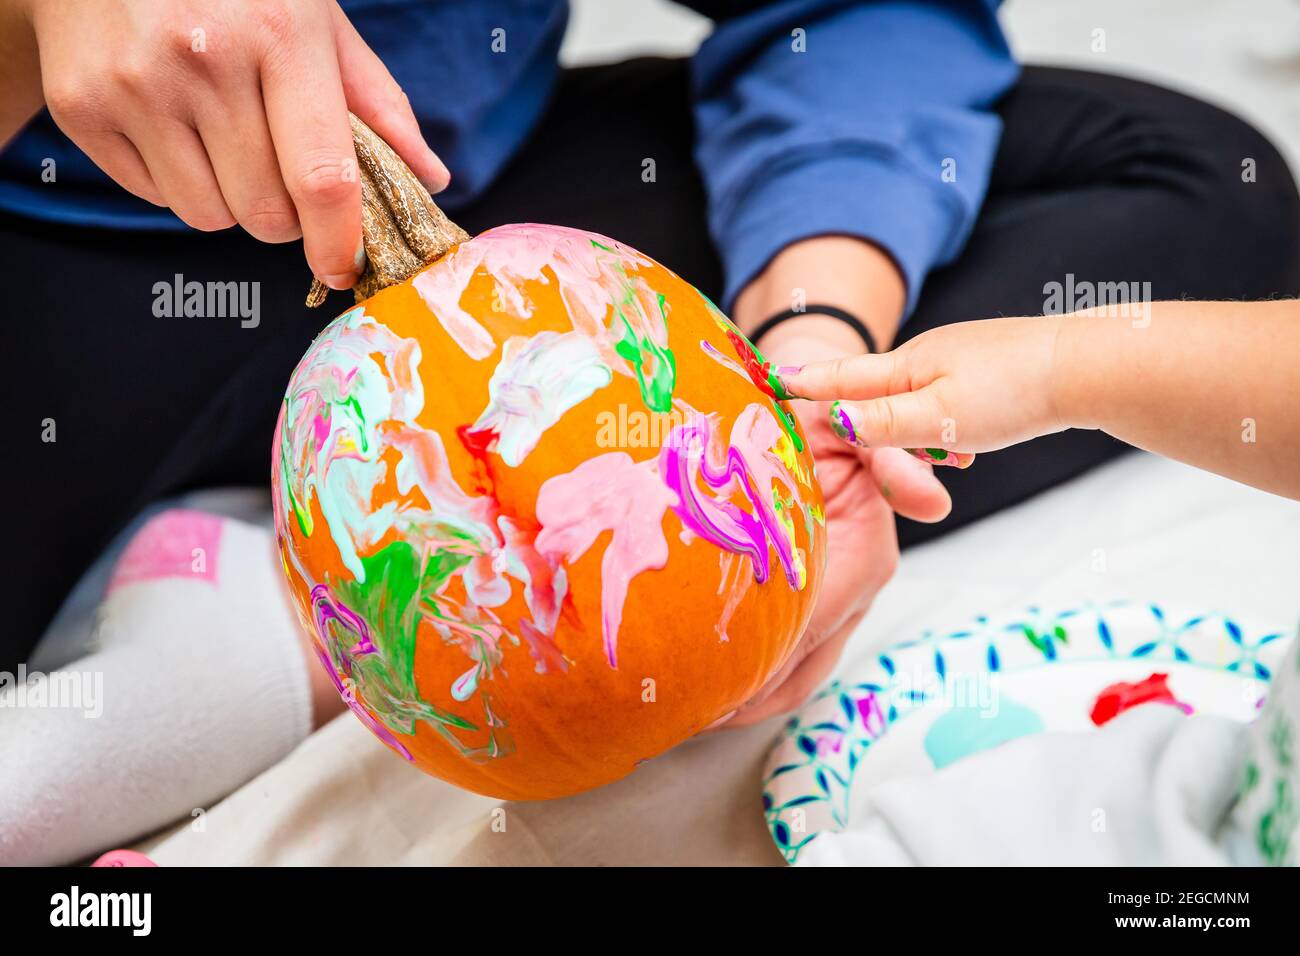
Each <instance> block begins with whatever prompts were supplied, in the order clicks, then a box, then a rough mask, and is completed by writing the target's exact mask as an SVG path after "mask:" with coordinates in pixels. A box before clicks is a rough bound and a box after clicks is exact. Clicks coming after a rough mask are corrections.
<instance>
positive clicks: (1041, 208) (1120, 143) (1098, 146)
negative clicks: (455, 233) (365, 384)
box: [0, 60, 1300, 669]
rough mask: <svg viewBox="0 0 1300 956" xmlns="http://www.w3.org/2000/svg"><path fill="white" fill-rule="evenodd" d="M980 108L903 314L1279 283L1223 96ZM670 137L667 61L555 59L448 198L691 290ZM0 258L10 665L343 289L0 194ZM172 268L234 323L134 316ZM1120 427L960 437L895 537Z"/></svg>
mask: <svg viewBox="0 0 1300 956" xmlns="http://www.w3.org/2000/svg"><path fill="white" fill-rule="evenodd" d="M999 112H1000V113H1001V115H1002V118H1003V121H1004V124H1005V132H1004V135H1003V139H1002V144H1001V147H1000V150H999V153H998V157H997V161H996V164H995V168H994V171H993V181H992V189H991V192H990V195H989V198H988V201H987V203H986V205H985V207H984V211H983V213H982V215H981V217H980V220H979V223H978V225H977V227H976V229H975V231H974V234H973V235H972V237H971V239H970V242H969V245H968V246H967V249H966V251H965V253H964V254H963V255H962V257H961V259H960V260H959V261H958V262H957V263H956V264H954V265H952V266H950V267H948V268H946V269H943V270H942V271H940V272H937V273H936V274H934V275H933V276H932V277H931V279H930V281H929V282H928V284H927V285H926V287H925V290H924V293H923V295H922V296H921V299H920V304H919V306H918V309H917V312H916V314H915V315H914V316H913V317H912V318H911V320H910V322H909V323H908V324H907V326H906V327H905V329H904V333H903V334H904V337H906V336H908V335H915V334H916V333H917V332H919V331H921V330H924V329H927V328H932V327H934V326H937V325H941V324H944V323H947V322H953V321H958V320H963V319H972V318H983V317H988V316H996V315H1024V314H1038V313H1040V312H1041V311H1042V310H1043V308H1044V285H1045V284H1046V283H1049V282H1052V281H1057V282H1065V280H1066V275H1067V273H1072V274H1073V275H1074V276H1075V279H1076V282H1081V281H1094V282H1102V281H1106V282H1115V281H1136V282H1150V283H1151V289H1152V293H1153V295H1154V296H1155V297H1157V298H1177V297H1180V296H1186V297H1206V298H1252V299H1253V298H1264V297H1269V296H1277V295H1288V296H1289V295H1295V294H1297V293H1298V292H1300V224H1298V223H1300V212H1298V208H1300V206H1298V203H1297V196H1296V190H1295V186H1294V184H1293V181H1292V179H1291V176H1290V173H1289V172H1288V170H1287V169H1286V166H1285V164H1284V163H1283V161H1282V160H1281V159H1280V157H1279V156H1278V154H1277V152H1276V151H1275V150H1274V149H1273V148H1272V147H1271V146H1270V145H1269V144H1268V142H1267V141H1265V140H1264V139H1263V137H1261V136H1260V135H1259V134H1258V133H1257V132H1255V131H1254V130H1253V129H1252V128H1251V127H1249V126H1247V125H1246V124H1244V123H1242V122H1241V121H1240V120H1237V119H1235V118H1233V117H1232V116H1230V115H1228V114H1226V113H1224V112H1222V111H1220V110H1218V109H1215V108H1213V107H1211V106H1208V105H1206V104H1204V103H1201V102H1198V101H1195V100H1191V99H1188V98H1186V97H1183V96H1180V95H1177V94H1174V93H1171V92H1168V91H1166V90H1161V89H1158V88H1155V87H1152V86H1147V85H1144V84H1141V83H1137V82H1133V81H1129V80H1122V79H1117V78H1113V77H1107V76H1100V75H1093V74H1088V73H1081V72H1075V71H1069V70H1056V69H1029V70H1027V71H1026V73H1025V75H1024V78H1023V79H1022V81H1021V82H1020V83H1019V85H1018V86H1017V87H1016V88H1015V89H1014V90H1013V91H1012V92H1011V93H1010V94H1008V96H1007V97H1006V98H1005V100H1004V101H1003V102H1002V104H1001V105H1000V107H999ZM692 138H693V131H692V124H691V119H690V109H689V95H688V86H687V76H686V68H685V65H684V63H683V62H682V61H676V60H636V61H631V62H628V63H623V64H620V65H616V66H608V67H594V68H587V69H580V70H573V71H569V72H568V73H566V74H565V76H564V78H563V80H562V82H561V84H560V87H559V90H558V92H557V94H556V96H555V99H554V102H553V104H552V106H551V107H550V110H549V113H548V115H547V116H546V117H545V118H544V120H543V121H542V122H541V124H540V125H539V128H538V129H537V131H536V133H535V134H534V135H533V137H532V138H531V140H530V141H529V143H528V144H527V146H526V147H525V149H524V150H523V151H522V152H521V153H520V155H519V156H517V157H516V158H515V160H514V161H513V162H512V164H511V165H510V166H509V168H508V169H507V170H506V171H505V172H504V174H503V175H502V176H501V178H500V180H499V181H498V182H497V183H496V184H495V185H494V186H493V188H492V189H491V191H490V193H489V194H488V196H487V197H486V198H484V199H483V200H481V201H479V202H478V203H476V204H474V205H473V206H471V207H470V208H467V209H461V210H456V211H455V218H456V219H457V220H458V221H460V222H461V223H462V224H463V225H464V226H465V227H466V228H467V229H468V230H469V231H470V232H471V233H474V232H479V231H481V230H483V229H486V228H487V227H489V226H493V225H497V224H499V223H505V222H519V221H530V220H531V221H537V222H554V223H561V224H565V225H570V226H578V227H582V228H587V229H593V230H596V231H598V232H602V233H606V234H609V235H612V236H616V237H618V238H619V239H621V240H623V241H625V242H627V243H629V244H631V245H632V246H634V247H636V248H638V249H640V250H642V251H644V252H646V253H648V254H649V255H651V256H653V257H654V258H656V259H658V260H660V261H661V262H663V263H664V264H665V265H667V266H668V267H669V268H671V269H673V270H675V271H676V272H678V273H680V274H681V275H683V276H685V277H686V278H687V279H689V280H690V281H691V282H693V283H695V284H696V285H697V286H698V287H699V288H701V289H702V290H703V291H705V292H706V293H708V294H709V295H710V296H713V297H715V298H716V297H717V295H718V292H719V290H720V288H721V284H722V277H721V271H720V266H719V262H718V256H717V254H716V252H715V251H714V249H713V247H712V245H711V243H710V240H709V238H708V231H707V227H706V223H705V212H704V210H705V197H704V192H703V187H702V184H701V181H700V177H699V174H698V173H697V171H696V169H695V166H694V163H693V160H692V157H691V146H692ZM645 157H653V158H654V159H655V160H656V165H657V182H655V183H653V184H649V183H645V182H643V181H642V179H641V169H642V165H641V164H642V160H643V159H644V158H645ZM1248 159H1249V160H1254V163H1255V177H1254V179H1255V181H1254V182H1249V183H1248V182H1243V179H1242V169H1243V161H1245V160H1248ZM49 188H51V189H54V188H57V187H56V186H54V185H51V186H50V187H49ZM0 261H3V262H4V263H6V264H7V266H8V268H9V270H10V271H9V274H10V276H11V278H10V286H9V290H8V293H9V305H8V307H7V316H6V317H5V321H4V322H3V326H2V328H3V333H0V335H2V336H3V339H2V341H3V354H4V356H5V357H6V359H7V361H6V363H5V365H6V368H5V369H4V374H3V375H2V376H0V382H3V384H2V385H0V389H3V392H2V393H0V396H2V397H3V405H2V407H3V409H4V416H5V420H6V422H7V426H8V428H9V429H10V430H11V432H10V439H9V440H8V441H7V442H6V443H5V446H6V447H5V451H6V452H7V459H8V460H7V461H6V462H5V464H4V467H3V468H2V469H0V473H2V474H3V476H4V477H3V482H4V486H3V488H2V491H3V501H4V511H5V513H4V520H3V522H2V523H0V529H3V530H2V531H0V534H2V535H3V538H2V539H0V548H2V549H3V551H2V553H3V554H4V556H5V558H4V567H5V571H4V574H3V575H0V601H2V602H3V607H4V608H5V614H4V621H5V625H6V626H5V627H4V628H3V629H0V669H12V666H13V665H14V664H15V663H16V662H17V661H18V660H21V659H22V658H23V657H24V656H25V655H26V654H27V653H28V652H29V651H30V649H31V647H32V645H33V644H34V642H35V640H36V639H37V638H38V637H39V635H40V633H41V631H42V630H43V628H44V627H45V625H46V624H47V623H48V621H49V619H50V617H51V616H52V614H53V613H54V611H55V610H56V609H57V607H58V605H59V603H60V602H61V601H62V599H63V598H64V596H65V595H66V594H67V592H68V591H69V589H70V588H71V587H72V585H73V584H74V583H75V582H76V580H77V578H78V577H79V576H80V575H81V574H82V573H83V572H84V570H85V569H86V568H87V566H88V565H89V563H90V562H91V561H92V560H93V559H94V557H95V556H96V555H97V554H98V553H99V552H100V551H101V550H102V549H103V547H104V546H105V545H106V543H107V542H108V540H109V539H110V537H111V536H112V535H113V534H114V533H115V532H116V531H117V530H119V529H120V528H121V527H122V526H123V524H124V523H125V522H126V521H128V520H129V519H130V518H131V517H132V516H133V515H134V514H135V513H136V512H138V511H139V510H140V509H141V508H142V507H144V506H145V505H147V504H149V503H150V502H152V501H155V500H157V499H158V498H160V497H163V496H167V495H172V494H175V493H177V492H180V491H183V490H187V489H190V488H194V487H201V486H212V485H224V484H264V483H265V482H267V480H268V477H269V468H270V442H271V433H272V429H273V426H274V422H275V417H276V414H277V411H278V407H279V403H280V399H281V397H282V395H283V390H284V386H285V383H286V382H287V379H288V376H289V373H290V371H291V370H292V369H293V367H294V365H295V364H296V362H297V361H298V359H299V358H300V357H301V355H302V353H303V351H304V350H305V349H306V347H307V345H308V343H309V342H310V341H311V339H312V337H313V336H314V335H315V333H316V332H317V331H318V330H319V329H320V328H321V326H322V325H323V324H324V323H325V322H326V321H328V320H329V319H330V318H331V317H332V316H333V315H334V314H336V313H337V312H339V311H341V310H342V309H343V308H344V307H346V306H347V305H349V304H350V297H348V298H345V297H344V296H342V295H336V296H334V297H332V298H331V301H330V302H329V303H328V304H327V306H326V307H325V308H324V309H322V310H319V311H309V310H307V309H306V308H304V306H303V297H304V294H305V292H306V290H307V285H308V282H309V279H310V275H309V273H308V271H307V268H306V266H305V264H304V261H303V257H302V251H301V246H300V245H299V244H297V243H295V244H292V245H286V246H266V245H261V244H259V243H257V242H255V241H253V240H252V239H250V238H248V237H247V236H245V235H244V234H243V233H242V232H239V231H230V232H226V233H221V234H209V235H202V234H196V233H187V234H180V235H178V234H171V233H168V234H152V233H117V232H104V231H96V230H90V229H70V228H66V227H54V226H50V225H42V224H36V223H32V222H28V221H25V220H18V219H14V218H4V219H0ZM176 274H181V275H183V276H184V277H185V279H186V280H187V281H189V280H199V281H203V282H206V281H222V282H228V281H256V282H260V284H261V286H260V288H261V296H260V313H261V321H260V324H259V325H258V326H257V327H256V328H244V327H242V325H241V322H240V320H239V318H226V319H217V318H203V319H200V318H158V317H155V315H154V314H153V308H152V306H153V302H154V295H155V294H154V285H155V283H158V282H171V281H173V277H174V276H175V275H176ZM51 428H52V434H51ZM50 437H53V438H54V440H53V441H49V440H48V439H49V438H50ZM1121 450H1122V446H1121V445H1119V444H1118V443H1117V442H1114V441H1112V440H1111V439H1109V438H1107V437H1105V436H1103V435H1100V434H1097V433H1091V432H1074V433H1067V434H1063V435H1058V436H1053V437H1051V438H1046V439H1040V440H1038V441H1035V442H1030V443H1028V444H1026V445H1022V446H1020V447H1017V448H1013V449H1008V450H1007V451H1004V452H999V453H996V454H991V455H986V456H981V458H980V461H979V463H978V466H977V467H975V468H972V469H971V470H969V471H966V472H960V473H957V472H953V471H951V470H946V469H940V472H941V473H942V475H943V478H944V480H945V481H946V482H947V483H948V485H949V487H950V488H951V490H952V493H953V498H954V502H955V507H954V512H953V515H952V517H951V518H950V519H948V521H947V522H945V523H944V524H942V525H940V526H937V527H925V526H920V525H915V524H912V523H910V522H906V521H904V522H901V527H900V531H901V534H902V539H903V541H904V543H905V544H910V543H915V542H917V541H919V540H922V539H923V538H924V537H926V536H932V535H934V534H938V533H942V532H943V531H944V530H946V529H950V528H954V527H957V526H959V525H961V524H964V523H967V522H969V521H971V520H973V519H975V518H978V517H981V516H982V515H985V514H988V513H989V512H992V511H994V510H996V509H998V508H1002V507H1005V506H1007V505H1010V504H1013V503H1015V502H1017V501H1020V500H1021V499H1024V498H1026V497H1028V496H1030V495H1032V494H1034V493H1036V492H1038V491H1040V490H1042V489H1044V488H1047V487H1049V486H1051V485H1053V484H1056V483H1058V482H1060V481H1062V480H1064V479H1066V478H1069V477H1071V476H1073V475H1076V474H1079V473H1080V472H1082V471H1084V470H1085V469H1087V468H1089V467H1091V466H1093V465H1095V464H1097V463H1099V462H1102V461H1104V460H1106V459H1108V458H1111V457H1113V456H1114V455H1116V454H1117V453H1118V452H1120V451H1121Z"/></svg>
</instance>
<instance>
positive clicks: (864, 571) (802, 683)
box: [722, 237, 951, 727]
mask: <svg viewBox="0 0 1300 956" xmlns="http://www.w3.org/2000/svg"><path fill="white" fill-rule="evenodd" d="M843 277H848V278H849V280H850V281H851V282H861V283H862V285H861V286H860V287H857V288H845V286H844V284H843V281H842V280H843ZM794 289H798V290H800V291H801V293H804V294H806V300H807V301H808V302H815V303H818V304H827V305H837V306H839V307H840V308H844V309H846V310H848V311H850V312H852V313H854V314H855V315H858V316H859V317H861V318H863V321H865V322H867V323H868V325H869V327H871V329H872V332H873V334H874V335H875V337H876V339H877V340H878V342H880V343H882V345H885V346H887V344H888V343H889V342H890V341H891V340H892V337H893V333H894V330H895V329H896V328H897V323H898V316H899V314H900V313H901V310H902V298H903V293H902V280H901V278H900V277H899V276H898V274H897V271H896V270H895V269H894V267H893V264H892V262H890V261H889V259H888V258H887V257H886V256H884V254H883V253H881V252H880V251H879V250H877V249H876V248H875V247H874V246H870V245H868V244H866V243H863V242H860V241H858V240H852V239H843V238H840V237H831V238H819V239H812V240H807V241H805V242H803V243H798V244H796V245H794V246H790V247H788V248H787V249H786V250H785V251H784V252H783V253H782V255H781V256H780V257H778V259H777V260H774V262H773V264H772V265H771V266H769V268H768V270H767V271H766V272H765V273H764V274H763V275H762V276H760V277H759V279H758V280H756V281H755V284H754V285H752V286H751V287H750V288H749V289H747V290H746V292H745V293H743V294H742V295H741V297H740V300H739V301H738V302H737V307H736V313H737V319H738V322H739V323H740V325H741V328H742V329H745V328H753V327H754V326H756V325H757V324H758V323H759V322H761V321H762V320H763V319H764V318H766V317H767V316H768V315H771V314H775V313H776V312H779V311H781V310H782V309H784V308H788V307H789V304H790V299H791V291H792V290H794ZM755 344H756V345H757V346H758V347H759V349H760V351H762V352H763V355H764V357H765V358H767V359H768V360H769V361H771V362H772V364H773V365H799V364H804V363H808V362H816V361H823V360H828V359H836V358H841V357H846V356H852V355H856V354H861V353H862V352H863V350H864V346H863V343H862V340H861V339H860V338H858V335H857V333H856V332H854V331H853V330H852V329H851V328H849V327H848V326H846V325H845V324H844V323H842V322H840V321H839V320H838V319H834V318H828V317H825V316H818V315H811V314H810V315H808V316H805V317H801V318H796V319H790V320H788V321H786V322H783V323H782V324H781V325H779V326H777V327H776V328H775V329H773V330H772V331H771V332H770V333H768V334H767V335H766V336H764V338H763V340H762V341H760V342H757V343H755ZM793 407H794V408H795V411H796V414H798V416H799V420H800V422H801V423H802V424H803V426H804V433H805V435H806V437H807V440H808V446H809V448H810V449H811V451H812V453H813V457H814V458H815V460H816V462H817V477H818V479H819V480H820V482H821V486H822V491H823V493H824V494H825V497H826V523H827V563H826V577H825V579H824V581H823V583H822V592H821V596H820V598H819V599H818V601H817V606H816V607H815V608H814V609H813V615H812V619H811V620H810V621H809V624H808V628H807V630H806V631H805V632H804V634H803V637H802V638H801V639H800V641H799V645H798V647H797V648H796V649H795V651H794V653H793V654H792V655H791V657H790V659H789V660H787V661H786V663H785V664H784V666H783V667H782V668H781V670H780V671H778V672H777V674H776V675H774V676H773V677H772V679H771V680H770V681H768V683H767V685H766V686H765V687H764V688H763V690H762V691H760V692H759V694H758V695H757V696H755V697H754V699H753V700H751V701H749V702H748V703H747V704H746V705H745V706H744V707H742V708H741V709H740V710H739V711H738V712H737V713H736V715H735V716H734V717H732V718H730V719H729V720H727V721H726V722H725V723H724V724H722V726H724V727H741V726H747V725H749V724H753V723H757V722H758V721H761V720H765V719H766V718H768V717H771V716H772V715H774V714H779V713H783V712H786V711H789V710H792V709H793V708H795V707H797V706H798V705H799V704H801V703H802V702H803V701H804V700H805V699H806V698H807V697H808V696H809V695H810V694H811V693H812V692H813V691H815V690H816V689H817V687H818V686H820V685H821V684H822V683H823V682H824V681H825V680H826V678H827V677H828V676H829V674H830V672H831V670H832V669H833V668H834V666H835V663H836V661H838V660H839V657H840V654H841V652H842V651H843V649H844V645H845V643H846V642H847V641H848V639H849V636H850V635H851V634H852V633H853V630H854V628H855V627H857V625H858V623H859V622H860V621H861V620H862V618H863V616H864V615H865V614H866V612H867V610H868V608H870V606H871V602H872V601H873V600H874V599H875V596H876V594H877V593H878V592H879V591H880V589H881V588H882V587H884V585H885V583H886V582H887V581H888V580H889V579H890V577H892V576H893V573H894V569H895V567H896V566H897V564H898V537H897V534H896V532H895V530H894V513H895V512H897V513H898V514H902V515H904V516H906V517H909V518H912V519H914V520H918V521H938V520H940V519H942V518H943V517H945V516H946V515H947V513H948V511H949V508H950V507H951V501H950V499H949V498H948V493H947V491H946V490H945V489H944V487H943V485H942V484H940V483H939V481H938V480H937V479H936V478H935V477H934V473H933V471H932V469H931V468H930V466H929V465H927V464H925V463H923V462H921V461H918V460H917V459H916V458H914V457H912V456H910V455H908V454H907V453H906V452H903V451H901V450H899V449H880V450H866V449H861V448H855V447H852V446H850V445H848V444H846V443H845V442H844V441H842V440H841V439H840V438H838V437H837V436H836V435H835V433H834V432H833V431H832V429H831V426H830V419H829V416H828V414H827V410H828V408H829V406H828V405H826V404H824V403H813V402H794V403H793Z"/></svg>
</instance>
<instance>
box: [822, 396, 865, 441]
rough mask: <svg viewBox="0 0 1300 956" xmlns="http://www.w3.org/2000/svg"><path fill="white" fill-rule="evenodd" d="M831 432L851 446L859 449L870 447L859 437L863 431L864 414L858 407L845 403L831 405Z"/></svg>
mask: <svg viewBox="0 0 1300 956" xmlns="http://www.w3.org/2000/svg"><path fill="white" fill-rule="evenodd" d="M830 414H831V431H833V432H835V434H836V435H837V436H838V437H840V438H842V439H844V440H845V441H846V442H848V443H849V444H850V445H857V446H858V447H859V448H867V447H869V446H868V445H867V443H866V442H864V441H863V440H862V439H861V438H860V437H858V436H859V433H860V432H861V431H862V417H861V416H862V413H861V412H860V411H858V408H857V406H856V405H846V404H845V403H844V402H832V403H831V412H830Z"/></svg>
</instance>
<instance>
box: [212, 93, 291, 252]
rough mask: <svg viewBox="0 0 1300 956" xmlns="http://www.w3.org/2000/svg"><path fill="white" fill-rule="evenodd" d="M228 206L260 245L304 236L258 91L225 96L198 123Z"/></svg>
mask: <svg viewBox="0 0 1300 956" xmlns="http://www.w3.org/2000/svg"><path fill="white" fill-rule="evenodd" d="M198 132H199V136H200V137H201V138H202V140H203V145H204V147H205V148H206V149H207V152H208V158H209V159H210V160H211V162H212V169H213V172H214V173H215V174H216V177H217V182H218V183H219V184H220V188H221V195H222V196H223V197H224V198H225V200H226V206H227V207H228V208H229V209H230V212H231V214H232V215H233V216H234V217H235V219H236V220H237V221H238V222H239V224H240V225H241V226H243V227H244V229H245V230H246V231H247V232H248V233H249V235H251V236H253V237H254V238H255V239H260V240H261V241H263V242H292V241H293V240H295V239H297V238H298V237H299V236H301V235H302V228H301V226H300V225H299V223H298V213H297V211H296V210H295V208H294V204H293V199H292V198H291V197H290V196H289V190H288V189H287V188H285V185H284V180H283V179H282V178H281V176H280V166H279V163H278V162H277V160H276V154H275V144H274V143H273V142H272V141H271V129H270V127H269V126H268V125H267V122H266V106H265V104H264V103H263V102H262V94H261V91H260V90H258V89H257V87H256V86H253V85H251V84H250V85H249V86H248V87H247V88H245V89H242V90H238V91H228V92H227V95H226V96H225V97H223V99H222V100H221V101H220V102H219V103H218V102H213V103H212V104H211V105H210V106H209V107H208V108H206V109H205V110H204V112H203V114H202V115H201V116H199V118H198Z"/></svg>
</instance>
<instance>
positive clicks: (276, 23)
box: [257, 3, 298, 41]
mask: <svg viewBox="0 0 1300 956" xmlns="http://www.w3.org/2000/svg"><path fill="white" fill-rule="evenodd" d="M257 25H258V27H259V28H260V29H261V30H262V31H263V32H264V33H265V34H266V35H267V37H268V38H270V39H271V40H275V41H287V40H291V39H293V37H294V34H295V33H296V32H297V29H298V16H297V13H296V11H295V10H294V9H293V8H292V7H290V6H289V5H288V4H285V3H264V4H262V5H261V6H260V8H259V9H258V12H257Z"/></svg>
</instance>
